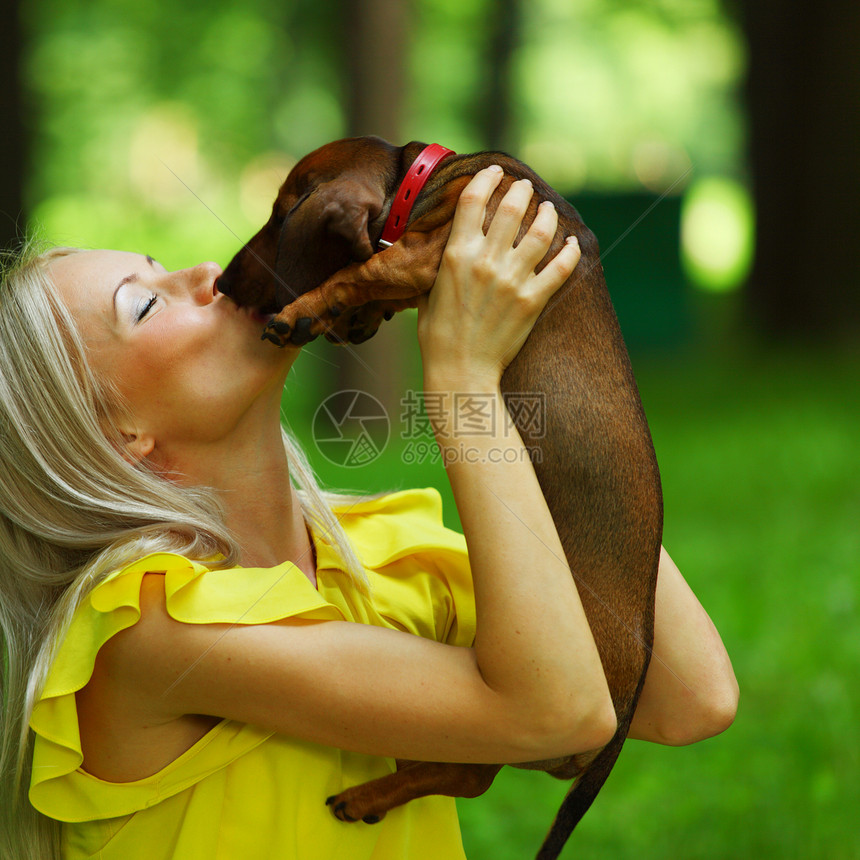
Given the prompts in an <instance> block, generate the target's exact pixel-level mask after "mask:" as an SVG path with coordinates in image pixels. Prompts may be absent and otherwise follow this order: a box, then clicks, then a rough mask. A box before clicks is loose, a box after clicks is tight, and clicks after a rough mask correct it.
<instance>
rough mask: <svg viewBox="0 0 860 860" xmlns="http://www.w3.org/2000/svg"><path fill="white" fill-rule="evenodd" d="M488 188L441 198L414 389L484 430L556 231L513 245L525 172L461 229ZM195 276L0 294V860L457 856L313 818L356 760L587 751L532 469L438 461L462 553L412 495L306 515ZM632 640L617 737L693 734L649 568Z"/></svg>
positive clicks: (707, 644)
mask: <svg viewBox="0 0 860 860" xmlns="http://www.w3.org/2000/svg"><path fill="white" fill-rule="evenodd" d="M499 176H500V173H499V172H497V171H493V170H486V171H482V172H481V173H479V174H478V175H477V176H476V177H475V179H474V180H473V181H472V182H471V183H470V185H469V186H468V188H467V190H466V191H465V192H464V194H463V196H462V198H461V201H460V204H459V206H458V209H457V214H456V219H455V223H454V227H453V230H452V234H451V239H450V241H449V244H448V248H447V250H446V253H445V256H444V258H443V262H442V266H441V268H440V272H439V276H438V279H437V282H436V284H435V286H434V289H433V291H432V292H431V293H430V295H429V299H425V300H424V303H423V304H422V306H421V307H420V308H419V323H418V336H419V342H420V345H421V350H422V357H423V362H424V387H425V389H426V390H427V391H433V392H437V391H443V392H448V391H456V390H469V391H478V390H480V391H485V392H490V393H491V394H492V403H493V405H494V409H495V411H496V417H497V418H498V419H499V422H501V421H502V419H504V417H505V415H506V413H505V410H504V406H503V402H502V400H501V397H500V395H499V389H498V383H499V379H500V377H501V373H502V371H503V370H504V361H505V358H504V356H505V355H506V354H507V351H508V348H509V346H510V345H511V344H512V343H521V342H522V341H523V340H524V338H525V336H526V334H527V333H528V331H529V329H530V327H531V325H532V324H533V322H534V320H535V319H536V318H537V315H538V313H539V312H540V310H541V308H542V307H543V305H544V303H545V302H546V301H547V300H548V298H549V296H550V295H551V294H552V293H553V292H554V290H555V289H556V288H557V287H558V286H559V285H561V284H562V283H563V282H564V281H565V280H566V278H567V277H568V275H569V274H570V272H571V271H572V270H573V268H574V267H575V265H576V263H577V261H578V248H577V245H576V243H575V242H571V243H569V244H567V245H566V246H565V248H564V249H563V250H562V251H561V252H560V253H559V254H558V256H557V257H556V258H555V260H554V261H553V262H552V263H551V264H550V265H548V266H547V267H546V268H545V269H544V270H543V271H542V273H541V274H540V275H538V276H536V275H535V274H534V267H535V265H536V263H537V262H538V261H539V260H540V259H541V258H542V257H543V255H544V253H545V252H546V250H547V248H548V246H549V244H548V243H549V237H551V236H552V235H553V233H554V230H555V224H556V219H555V213H554V211H553V210H552V207H551V206H544V207H542V209H541V210H540V214H539V216H538V218H537V219H536V220H535V222H534V226H533V227H532V229H531V230H530V231H529V233H528V234H527V236H526V237H525V238H524V239H523V241H522V242H520V243H519V245H517V247H516V248H514V247H513V241H514V236H515V235H516V232H517V228H518V226H519V223H520V220H521V218H522V215H523V213H524V211H525V207H526V205H527V203H528V200H529V198H530V196H531V189H530V187H529V185H528V183H526V182H518V183H515V184H514V185H513V186H512V188H511V189H510V191H509V192H508V194H507V197H506V201H507V202H506V205H505V206H504V207H501V208H500V209H499V212H498V213H497V215H496V217H495V219H494V220H493V222H492V224H491V227H490V229H489V231H488V233H487V234H486V236H485V235H484V234H483V232H482V230H481V223H482V221H483V218H484V207H485V204H486V202H487V200H488V199H489V196H490V194H491V193H492V191H493V189H494V188H495V187H496V184H497V183H498V180H499ZM219 271H220V270H219V268H218V267H217V266H216V265H215V264H213V263H204V264H201V265H198V266H195V267H193V268H190V269H184V270H180V271H176V272H168V271H165V270H164V268H163V267H162V266H160V265H159V264H158V263H156V262H155V261H154V260H152V259H151V258H149V257H146V256H142V255H139V254H130V253H124V252H114V251H72V250H70V249H57V250H54V251H51V252H48V253H46V254H43V255H42V256H39V257H35V258H31V259H27V260H24V261H22V262H20V263H19V264H18V266H17V267H16V268H14V270H12V271H10V273H9V274H8V275H7V277H6V278H5V280H4V283H3V286H2V292H0V622H2V644H3V662H2V666H1V667H0V668H2V679H0V682H2V693H3V711H2V721H3V722H2V754H0V776H2V782H0V791H2V794H0V816H2V818H0V824H2V834H0V836H2V839H0V846H2V856H3V857H4V858H9V860H26V858H38V860H48V858H59V857H63V858H85V857H100V858H104V860H109V858H122V860H134V858H146V860H167V858H182V860H196V858H200V860H204V858H205V860H212V858H224V860H229V858H242V860H253V858H260V860H262V858H270V857H274V856H277V857H283V858H297V859H298V858H308V860H328V858H331V860H341V858H350V860H365V858H367V860H370V858H373V860H422V858H431V857H432V858H440V857H444V858H457V857H462V856H463V852H462V846H461V843H460V837H459V829H458V825H457V819H456V811H455V807H454V804H453V801H452V800H451V799H449V798H439V797H431V798H424V799H421V800H418V801H415V802H413V803H411V804H408V805H407V806H405V807H401V808H399V809H397V810H394V811H392V812H391V813H390V814H389V815H388V816H386V818H385V819H384V820H383V821H382V822H381V823H380V824H377V825H373V826H371V825H367V824H363V823H358V824H355V825H346V824H343V823H341V822H339V821H337V820H336V819H335V818H334V817H333V816H332V815H331V813H330V812H329V811H328V810H327V809H326V807H325V806H324V804H323V800H324V799H325V798H326V797H327V796H329V795H331V794H335V793H337V792H338V791H340V790H342V789H343V788H345V787H346V786H348V785H352V784H356V783H359V782H363V781H366V780H368V779H371V778H373V777H376V776H379V775H382V774H384V773H386V772H387V771H388V769H389V768H390V766H391V764H390V759H389V758H387V757H402V758H410V759H426V760H438V761H479V762H484V761H486V762H517V761H526V760H535V759H544V758H550V757H553V756H556V755H562V754H570V753H572V752H576V751H580V750H588V749H592V748H595V747H597V746H600V745H602V744H603V743H605V742H606V741H607V740H608V739H609V738H610V737H611V735H612V734H613V732H614V728H615V720H614V713H613V710H612V706H611V702H610V699H609V694H608V691H607V687H606V681H605V678H604V676H603V673H602V670H601V666H600V661H599V659H598V657H597V653H596V649H595V646H594V642H593V640H592V637H591V632H590V630H589V627H588V624H587V622H586V619H585V616H584V614H583V611H582V607H581V605H580V602H579V598H578V595H577V591H576V588H575V586H574V581H573V578H572V576H571V573H570V571H569V570H568V569H567V568H566V566H565V565H564V564H563V563H561V562H560V561H559V559H560V558H563V554H562V552H561V548H560V545H559V541H558V537H557V535H556V532H555V529H554V527H553V523H552V520H551V518H550V517H549V514H548V512H547V509H546V505H545V503H544V501H543V498H542V496H541V494H540V491H539V488H538V485H537V482H536V479H535V476H534V472H533V471H532V469H531V466H530V464H529V461H528V458H527V457H523V456H505V457H503V458H493V459H492V460H491V459H490V458H483V461H481V458H477V459H478V462H468V463H466V462H457V461H456V460H454V461H452V462H450V463H449V464H448V474H449V477H450V481H451V484H452V487H453V491H454V497H455V500H456V503H457V508H458V511H459V513H460V516H461V520H462V523H463V528H464V532H465V541H464V540H463V538H462V537H461V536H459V535H456V534H454V533H452V532H450V531H448V530H446V529H444V528H443V527H442V525H441V518H440V511H439V504H438V497H437V496H434V495H433V494H432V493H429V492H427V491H415V492H401V493H395V494H392V495H390V496H385V497H382V498H380V499H375V500H368V501H364V502H359V503H355V502H353V501H346V502H340V503H335V505H334V511H333V508H332V506H331V505H330V502H331V500H330V499H327V498H326V497H324V496H323V495H322V494H321V492H320V491H319V489H318V488H317V486H316V484H315V482H314V479H313V476H312V475H311V473H310V471H309V469H308V468H307V465H306V464H305V461H304V460H303V458H302V456H301V453H300V452H299V451H298V450H297V449H296V447H295V445H294V444H293V443H292V442H291V441H290V440H289V438H287V437H286V436H285V435H284V433H283V431H282V429H281V425H280V420H279V416H280V405H281V389H282V386H283V383H284V380H285V377H286V374H287V372H288V371H289V369H290V366H291V365H292V363H293V361H294V359H295V358H296V355H297V350H296V349H292V348H289V347H288V348H286V349H284V350H278V349H274V348H273V347H272V346H271V345H270V344H267V343H265V342H261V340H260V338H259V329H260V321H259V320H258V319H256V318H255V317H254V316H253V315H252V314H249V313H248V312H246V311H241V310H238V309H237V308H236V307H235V305H233V303H232V302H231V301H230V300H229V299H227V298H226V297H224V296H222V295H220V294H219V293H218V291H217V288H216V279H217V276H218V274H219ZM467 286H468V289H467V288H466V287H467ZM452 332H456V335H457V336H456V337H452V336H451V334H452ZM507 357H508V360H509V359H510V357H511V356H510V355H508V356H507ZM443 425H444V421H443V422H442V424H441V425H440V427H439V428H438V441H439V444H440V446H442V447H443V448H445V447H446V446H447V445H449V444H451V442H452V440H451V439H450V438H449V437H448V436H447V434H446V430H445V427H444V426H443ZM501 426H502V425H501V423H500V424H499V427H500V428H501ZM470 441H471V442H473V443H474V445H475V446H481V445H484V446H487V447H489V446H492V447H495V448H501V447H505V448H511V449H513V450H512V451H511V452H510V453H514V454H516V453H518V452H519V451H520V449H521V445H522V443H521V441H520V439H519V437H518V436H517V434H516V433H515V432H514V431H513V429H512V428H511V427H510V426H506V427H505V428H504V430H502V429H499V430H498V431H497V433H496V435H495V436H485V435H480V436H476V437H475V438H474V439H473V440H470ZM499 462H501V463H503V464H504V465H497V464H498V463H499ZM466 544H468V562H467V556H466ZM523 559H528V560H529V564H528V566H525V565H524V564H523V563H522V560H523ZM354 622H359V623H354ZM410 633H411V634H418V635H409V634H410ZM655 649H656V650H657V652H658V654H660V656H661V657H662V661H652V669H651V670H649V675H648V680H647V682H646V685H645V691H644V693H643V696H642V700H641V704H640V707H639V711H638V712H637V715H636V720H635V722H634V727H633V732H632V735H633V736H634V737H640V738H645V739H650V740H654V741H659V742H662V743H687V742H691V741H693V740H696V739H698V738H701V737H706V736H708V735H711V734H714V733H716V732H719V731H721V730H722V729H723V728H725V726H726V725H728V723H730V722H731V720H732V718H733V715H734V709H735V703H736V685H735V682H734V676H733V674H732V671H731V666H730V664H729V662H728V658H727V657H726V654H725V651H724V649H723V647H722V644H721V642H720V639H719V636H718V634H717V633H716V631H715V630H714V628H713V625H711V623H710V621H709V620H708V617H707V615H706V614H705V613H704V611H703V610H702V608H701V607H700V606H699V604H698V602H697V601H696V599H695V597H693V595H692V594H691V592H690V591H689V589H688V588H687V587H686V585H685V583H684V581H683V579H682V578H681V576H680V574H679V573H678V571H677V568H675V567H674V565H672V564H671V562H670V561H669V559H668V557H667V556H665V555H664V557H663V561H662V563H661V571H660V584H659V586H658V604H657V632H656V643H655ZM666 666H670V667H671V670H672V671H671V672H670V671H667V670H666V669H665V668H664V667H666ZM679 678H683V680H684V683H683V684H682V683H680V682H679V680H678V679H679Z"/></svg>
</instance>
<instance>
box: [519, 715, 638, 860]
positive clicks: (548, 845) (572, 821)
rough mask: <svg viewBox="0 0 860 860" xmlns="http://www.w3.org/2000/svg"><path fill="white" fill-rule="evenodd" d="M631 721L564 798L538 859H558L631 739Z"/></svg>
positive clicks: (620, 729) (619, 728)
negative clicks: (628, 736)
mask: <svg viewBox="0 0 860 860" xmlns="http://www.w3.org/2000/svg"><path fill="white" fill-rule="evenodd" d="M626 722H627V725H623V726H619V727H618V731H617V732H616V733H615V735H614V737H613V738H612V740H611V741H610V742H609V743H608V744H607V745H606V746H605V747H604V748H603V749H602V750H601V751H600V752H599V753H598V755H597V757H596V758H595V759H594V761H593V762H592V763H591V764H590V765H589V766H588V767H587V769H586V770H585V771H584V772H583V773H582V775H581V776H580V777H579V778H578V779H577V781H576V784H575V785H574V786H573V788H572V789H571V790H570V791H569V792H568V794H567V797H565V799H564V800H563V801H562V802H561V806H560V807H559V810H558V813H557V814H556V816H555V821H553V823H552V827H550V829H549V833H548V834H547V836H546V839H544V842H543V845H541V849H540V851H538V853H537V857H536V858H535V860H556V858H557V857H558V855H559V854H560V853H561V849H562V848H564V845H565V843H566V842H567V840H568V839H569V838H570V834H571V833H573V828H574V827H576V825H577V824H579V820H580V818H582V816H583V815H585V813H586V812H588V808H589V807H590V806H591V803H592V801H593V800H594V798H595V797H597V793H598V792H599V791H600V789H601V788H602V787H603V783H604V782H606V777H608V776H609V772H610V771H611V770H612V767H613V765H614V764H615V760H616V759H617V758H618V756H619V754H620V752H621V747H623V746H624V741H625V740H626V739H627V731H628V729H629V727H630V726H629V720H627V721H626Z"/></svg>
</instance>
